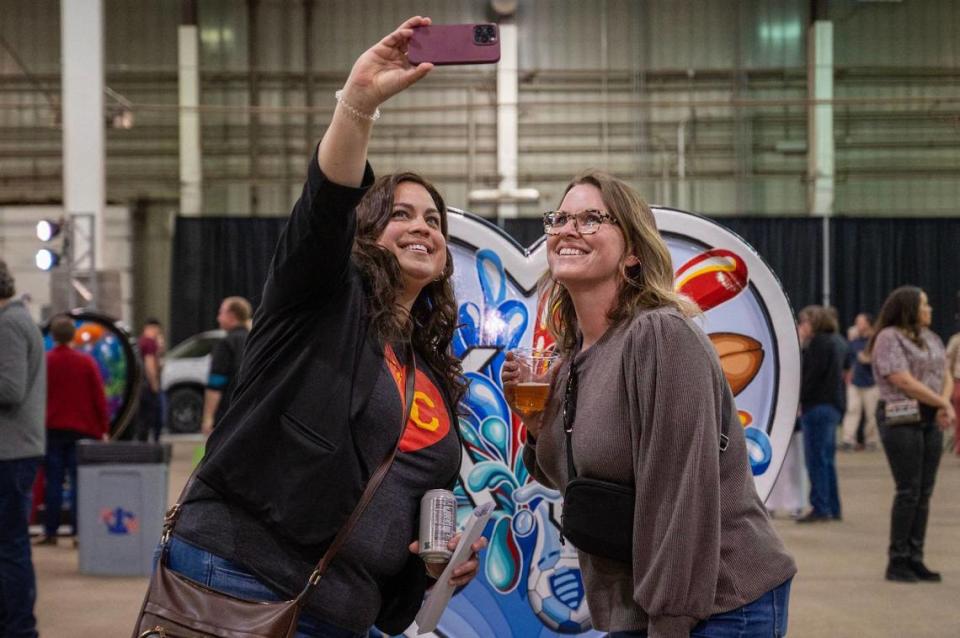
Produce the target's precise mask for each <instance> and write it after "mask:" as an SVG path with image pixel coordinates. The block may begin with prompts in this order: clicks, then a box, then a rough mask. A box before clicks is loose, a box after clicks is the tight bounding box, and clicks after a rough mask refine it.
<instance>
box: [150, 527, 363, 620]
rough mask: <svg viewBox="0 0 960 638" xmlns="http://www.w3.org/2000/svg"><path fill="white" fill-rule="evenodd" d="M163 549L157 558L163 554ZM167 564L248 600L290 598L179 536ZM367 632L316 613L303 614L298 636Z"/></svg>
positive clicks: (173, 569)
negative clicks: (325, 618) (342, 625)
mask: <svg viewBox="0 0 960 638" xmlns="http://www.w3.org/2000/svg"><path fill="white" fill-rule="evenodd" d="M159 549H160V548H159V547H158V548H157V553H156V555H155V556H154V562H156V559H157V558H159V556H160V551H159ZM167 568H168V569H170V570H172V571H175V572H177V573H178V574H180V575H181V576H185V577H187V578H189V579H190V580H192V581H195V582H198V583H200V584H201V585H205V586H207V587H209V588H210V589H213V590H215V591H218V592H221V593H224V594H231V595H233V596H236V597H237V598H243V599H244V600H253V601H258V602H268V601H276V600H286V599H285V598H284V597H281V596H278V595H277V594H276V593H274V591H273V590H272V589H270V588H269V587H267V586H266V585H264V584H263V583H262V582H260V580H259V579H257V577H256V576H254V575H253V574H251V573H250V572H248V571H247V570H246V569H244V568H243V567H241V566H240V565H237V564H236V563H233V562H230V561H228V560H227V559H225V558H221V557H219V556H217V555H216V554H211V553H210V552H208V551H206V550H205V549H200V548H199V547H197V546H196V545H191V544H190V543H188V542H186V541H184V540H180V539H179V538H176V537H173V538H171V539H170V548H169V551H168V554H167ZM304 584H306V583H304ZM367 634H368V632H366V631H362V632H356V631H352V630H349V629H343V628H342V627H337V626H335V625H331V624H330V623H328V622H324V621H323V620H320V619H319V618H315V617H314V616H309V615H307V614H300V622H299V623H298V624H297V635H296V638H366V636H367Z"/></svg>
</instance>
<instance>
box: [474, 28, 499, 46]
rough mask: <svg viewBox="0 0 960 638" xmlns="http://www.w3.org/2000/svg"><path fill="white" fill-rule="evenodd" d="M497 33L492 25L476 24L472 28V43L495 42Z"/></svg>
mask: <svg viewBox="0 0 960 638" xmlns="http://www.w3.org/2000/svg"><path fill="white" fill-rule="evenodd" d="M496 40H497V32H496V28H495V27H494V26H493V25H492V24H478V25H475V26H474V27H473V41H474V42H476V43H477V44H491V43H493V42H496Z"/></svg>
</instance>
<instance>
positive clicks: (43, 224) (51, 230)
mask: <svg viewBox="0 0 960 638" xmlns="http://www.w3.org/2000/svg"><path fill="white" fill-rule="evenodd" d="M62 229H63V224H62V223H60V222H57V221H53V220H52V219H43V220H41V221H39V222H37V239H39V240H40V241H50V240H51V239H53V238H54V237H56V236H57V235H59V234H60V231H61V230H62Z"/></svg>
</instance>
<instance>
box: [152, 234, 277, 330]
mask: <svg viewBox="0 0 960 638" xmlns="http://www.w3.org/2000/svg"><path fill="white" fill-rule="evenodd" d="M284 221H285V220H284V219H282V218H250V217H202V218H201V217H178V218H177V224H176V229H175V234H174V240H173V260H172V264H171V268H172V271H173V272H172V278H171V280H170V282H171V284H170V285H171V290H170V337H169V338H170V342H171V344H176V343H179V342H181V341H183V340H184V339H186V338H187V337H189V336H190V335H192V334H195V333H197V332H201V331H203V330H213V329H214V328H216V327H217V309H218V308H220V302H221V301H222V300H223V298H224V297H229V296H231V295H240V296H241V297H246V298H247V299H249V300H250V303H252V304H253V307H254V308H256V307H257V305H259V302H260V295H261V293H262V291H263V282H264V280H265V279H266V277H267V268H268V267H269V265H270V258H271V257H272V256H273V250H274V248H275V247H276V245H277V240H278V239H279V238H280V231H281V230H282V229H283V223H284Z"/></svg>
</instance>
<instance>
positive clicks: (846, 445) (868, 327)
mask: <svg viewBox="0 0 960 638" xmlns="http://www.w3.org/2000/svg"><path fill="white" fill-rule="evenodd" d="M854 328H855V329H856V336H855V337H854V338H853V339H850V342H849V344H848V348H847V368H848V369H849V370H850V373H849V374H848V375H847V411H846V414H844V416H843V442H842V443H841V444H840V449H841V450H843V451H846V452H848V451H850V450H855V449H858V448H857V430H858V429H859V427H860V420H861V418H862V419H863V423H864V426H863V442H864V447H865V448H866V449H868V450H876V449H877V447H878V446H879V444H880V434H879V432H878V431H877V402H878V401H879V400H880V391H879V390H878V389H877V385H876V383H875V382H874V380H873V368H872V367H871V365H870V357H868V356H867V355H866V353H865V352H864V350H865V349H866V347H867V342H868V341H870V337H872V336H873V317H872V316H870V315H869V314H867V313H865V312H861V313H860V314H858V315H857V318H856V319H855V320H854Z"/></svg>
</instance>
